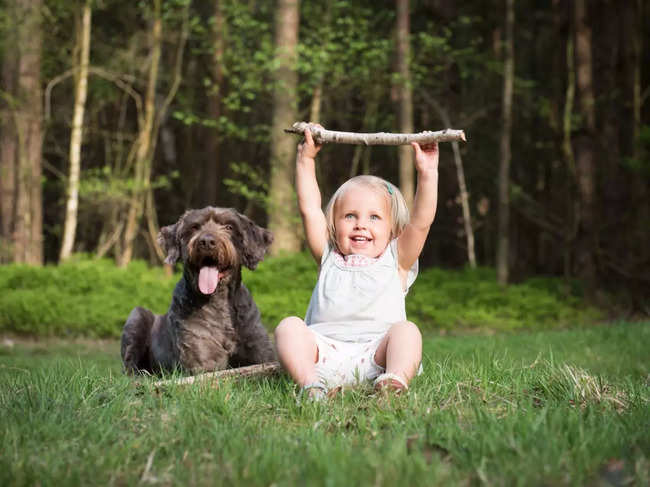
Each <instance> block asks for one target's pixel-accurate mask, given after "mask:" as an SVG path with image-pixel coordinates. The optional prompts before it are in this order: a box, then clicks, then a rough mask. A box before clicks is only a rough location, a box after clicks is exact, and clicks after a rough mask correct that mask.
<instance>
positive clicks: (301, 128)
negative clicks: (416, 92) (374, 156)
mask: <svg viewBox="0 0 650 487" xmlns="http://www.w3.org/2000/svg"><path fill="white" fill-rule="evenodd" d="M305 129H309V131H310V132H311V134H312V136H313V137H314V141H315V142H316V143H317V144H323V143H333V144H353V145H408V144H410V143H411V142H417V143H419V144H430V143H432V142H452V141H458V140H462V141H467V139H466V138H465V132H464V131H463V130H454V129H445V130H438V131H437V132H429V131H425V132H418V133H416V134H391V133H386V132H377V133H372V134H370V133H359V132H338V131H336V130H327V129H325V128H323V127H321V126H320V125H317V124H313V123H308V122H296V123H294V124H293V126H292V127H291V128H290V129H284V131H285V132H287V133H290V134H304V133H305Z"/></svg>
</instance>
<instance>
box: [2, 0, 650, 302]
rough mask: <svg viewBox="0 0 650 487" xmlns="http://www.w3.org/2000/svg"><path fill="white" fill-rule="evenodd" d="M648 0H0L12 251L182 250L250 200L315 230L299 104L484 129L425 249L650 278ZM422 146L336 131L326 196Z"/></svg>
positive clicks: (447, 188) (458, 151) (329, 123)
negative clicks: (300, 175)
mask: <svg viewBox="0 0 650 487" xmlns="http://www.w3.org/2000/svg"><path fill="white" fill-rule="evenodd" d="M648 26H650V4H649V3H648V2H647V0H622V1H621V0H547V1H539V0H499V1H467V2H456V1H452V0H411V1H410V2H409V1H408V0H396V1H382V0H372V1H371V0H357V1H348V0H331V1H325V2H317V1H303V2H299V1H297V0H278V1H270V0H248V1H239V0H212V1H197V0H194V1H191V0H167V1H162V0H141V1H135V2H134V1H127V0H85V1H82V0H76V1H70V0H0V60H1V63H2V84H1V90H0V94H1V95H2V96H1V97H0V171H1V172H0V210H1V213H0V232H1V233H0V263H10V262H25V263H29V264H33V265H42V264H44V263H54V262H58V261H60V260H66V259H68V258H70V256H71V254H72V253H74V252H84V253H90V254H93V255H97V256H111V257H113V258H114V259H115V261H116V263H117V264H118V265H120V266H124V265H126V264H128V263H129V262H130V261H131V260H132V259H136V258H137V259H146V260H148V261H150V262H152V263H160V262H162V254H161V250H160V248H159V247H158V244H157V243H156V234H157V232H158V229H159V228H160V226H164V225H167V224H170V223H172V222H174V221H176V219H177V218H178V217H179V215H180V214H182V212H183V211H185V210H186V209H189V208H197V207H202V206H206V205H213V206H224V207H234V208H236V209H238V210H239V211H241V212H243V213H245V214H247V215H249V216H250V217H252V218H253V219H254V220H255V221H257V222H258V223H259V224H261V225H264V226H268V227H269V228H271V229H272V230H273V232H274V234H275V244H274V248H273V251H274V252H275V253H278V252H283V251H297V250H300V249H301V246H302V238H301V234H300V230H299V229H300V223H299V218H298V216H297V209H296V204H295V195H294V194H293V165H294V157H295V147H296V144H297V143H298V141H299V139H298V137H296V136H295V135H289V134H286V133H284V131H283V129H284V128H288V127H290V125H291V124H292V123H293V122H294V121H299V120H310V121H317V122H319V123H321V124H322V125H324V126H325V127H326V128H328V129H332V130H344V131H357V132H380V131H384V132H417V131H421V130H440V129H443V128H446V127H451V128H455V129H463V130H465V132H466V134H467V139H468V141H467V143H461V144H459V145H455V144H452V143H444V144H441V164H440V189H439V204H438V214H437V217H436V221H435V223H434V225H433V227H432V230H431V233H430V237H429V239H428V242H427V246H426V248H425V251H424V254H423V255H422V259H421V263H422V265H424V266H440V267H447V268H455V267H463V266H466V265H478V266H490V267H496V268H497V271H498V272H497V274H498V276H499V280H500V281H501V282H502V283H506V282H513V281H517V280H520V279H523V278H525V277H529V276H531V275H540V274H544V275H555V276H567V277H576V278H579V279H581V280H582V282H583V283H584V284H585V286H586V289H587V291H588V292H595V291H597V290H598V289H606V290H616V289H624V290H626V292H629V293H630V294H634V295H636V296H637V300H636V302H637V304H639V305H640V306H642V307H643V306H647V302H646V303H645V304H644V300H647V297H648V296H649V295H650V245H649V244H648V242H649V241H650V204H649V201H650V200H649V193H650V103H648V99H649V98H650V81H649V80H650V42H649V41H650V36H649V35H648ZM411 152H412V149H411V148H410V147H404V148H403V149H399V148H395V147H378V146H372V147H370V146H369V147H365V146H352V145H329V146H326V147H325V148H324V149H323V150H322V151H321V153H320V155H319V161H318V170H319V181H320V183H321V190H322V192H323V199H324V202H326V201H327V199H328V198H329V196H330V195H331V194H332V192H333V191H334V190H335V189H336V187H338V186H339V185H340V184H341V183H342V182H343V181H344V180H345V179H346V178H349V177H350V176H353V175H356V174H361V173H372V174H377V175H379V176H382V177H385V178H387V179H389V180H391V181H393V182H395V183H396V184H398V185H399V186H400V187H401V188H402V189H403V190H404V192H405V194H406V195H408V194H412V191H413V188H414V177H415V175H414V172H413V166H412V160H411V158H412V154H411Z"/></svg>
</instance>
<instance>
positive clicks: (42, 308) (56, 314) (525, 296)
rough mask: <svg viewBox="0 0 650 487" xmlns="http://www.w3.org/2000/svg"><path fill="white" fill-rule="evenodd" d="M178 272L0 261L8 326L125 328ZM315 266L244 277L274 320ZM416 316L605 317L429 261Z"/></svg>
mask: <svg viewBox="0 0 650 487" xmlns="http://www.w3.org/2000/svg"><path fill="white" fill-rule="evenodd" d="M179 278H180V273H178V272H177V273H176V274H175V275H174V276H173V277H168V276H166V275H165V274H164V272H163V270H162V269H161V268H159V267H155V268H151V267H149V266H147V264H145V263H144V262H133V263H132V264H131V265H130V266H129V267H128V268H127V269H118V268H117V267H115V265H114V264H113V263H112V262H111V261H109V260H93V259H91V258H88V257H85V256H77V257H76V259H75V260H74V261H72V262H69V263H66V264H62V265H59V266H51V265H48V266H45V267H42V268H37V267H29V266H24V265H8V266H0V331H2V332H12V333H19V334H35V335H59V336H61V335H63V336H65V335H86V336H106V337H117V336H119V335H120V333H121V330H122V326H123V324H124V321H125V320H126V317H127V316H128V314H129V312H130V311H131V309H132V308H133V307H135V306H144V307H146V308H149V309H151V310H152V311H154V312H155V313H164V312H165V311H166V310H167V308H168V306H169V303H170V299H171V294H172V291H173V288H174V285H175V284H176V281H177V280H178V279H179ZM316 278H317V268H316V265H315V264H314V262H313V260H312V258H311V256H309V255H308V254H306V253H301V254H294V255H284V256H279V257H274V258H268V259H266V260H265V261H264V262H262V263H261V264H260V265H259V267H258V268H257V270H255V271H249V270H247V269H244V273H243V279H244V282H245V283H246V285H247V286H248V288H249V289H250V291H251V293H252V294H253V296H254V297H255V300H256V302H257V304H258V306H259V308H260V310H261V312H262V319H263V321H264V323H265V324H266V325H267V327H268V328H269V329H272V328H274V327H275V326H276V325H277V324H278V322H279V321H280V320H281V319H282V318H284V317H285V316H289V315H297V316H304V315H305V312H306V310H307V305H308V304H309V298H310V296H311V291H312V288H313V286H314V283H315V282H316ZM406 306H407V314H408V316H409V319H411V320H413V321H414V322H416V323H417V324H418V325H419V326H420V328H421V329H422V330H423V331H432V330H457V329H462V328H486V329H494V330H515V329H524V328H528V329H532V328H535V329H539V328H553V327H566V326H570V325H571V326H574V325H578V324H586V323H590V322H593V321H595V320H597V319H599V318H601V314H600V312H599V311H598V310H596V309H594V308H589V307H586V306H585V305H584V303H583V302H582V300H581V298H580V294H579V286H578V285H576V283H566V282H565V281H563V280H561V279H556V278H535V279H531V280H529V281H526V282H524V283H522V284H516V285H511V286H509V287H508V288H507V289H501V288H500V287H499V286H498V284H497V283H496V276H495V273H494V271H493V270H492V269H485V268H483V269H476V270H470V269H465V270H460V271H450V270H441V269H426V270H424V271H422V272H421V273H420V276H419V277H418V279H417V281H416V282H415V284H414V286H413V287H412V289H411V291H410V292H409V294H408V296H407V300H406Z"/></svg>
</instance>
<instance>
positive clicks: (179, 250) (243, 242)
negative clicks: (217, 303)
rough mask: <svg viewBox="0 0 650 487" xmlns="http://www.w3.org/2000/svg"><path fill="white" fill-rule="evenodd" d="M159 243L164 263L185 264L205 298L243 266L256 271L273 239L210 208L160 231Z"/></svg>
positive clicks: (236, 215)
mask: <svg viewBox="0 0 650 487" xmlns="http://www.w3.org/2000/svg"><path fill="white" fill-rule="evenodd" d="M158 242H159V243H160V245H161V246H162V248H163V249H164V250H165V252H166V254H167V258H166V259H165V262H167V263H168V264H172V265H173V264H175V263H176V262H178V260H181V261H182V262H183V266H184V272H185V273H186V275H189V276H190V278H191V280H192V284H193V285H195V286H196V287H197V288H198V290H199V292H201V293H202V294H206V295H209V294H212V293H214V292H215V291H216V289H217V285H218V284H219V282H223V283H227V282H229V281H230V280H231V279H232V277H233V275H234V274H237V275H238V274H239V269H240V267H241V266H242V265H244V266H246V267H248V268H249V269H255V267H257V264H258V263H259V262H260V261H261V260H262V259H263V258H264V254H265V253H266V251H267V249H268V248H269V246H270V245H271V243H272V242H273V235H272V234H271V232H269V231H268V230H265V229H264V228H261V227H259V226H258V225H256V224H255V223H253V222H252V221H251V220H250V219H249V218H247V217H246V216H244V215H242V214H241V213H239V212H237V211H235V210H233V209H231V208H215V207H212V206H208V207H206V208H203V209H200V210H189V211H186V212H185V213H184V214H183V216H181V217H180V219H179V220H178V221H177V222H176V223H174V224H173V225H169V226H166V227H163V228H161V229H160V234H159V235H158Z"/></svg>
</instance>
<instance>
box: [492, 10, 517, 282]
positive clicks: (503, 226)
mask: <svg viewBox="0 0 650 487" xmlns="http://www.w3.org/2000/svg"><path fill="white" fill-rule="evenodd" d="M514 26H515V8H514V0H506V36H505V46H504V47H505V49H504V56H505V58H504V63H503V99H502V106H501V112H502V117H503V127H502V131H501V151H500V152H501V160H500V163H499V226H498V234H497V238H498V244H497V256H496V261H497V279H498V281H499V284H501V285H502V286H505V285H506V284H507V283H508V277H509V263H508V261H509V233H510V160H511V147H510V138H511V133H512V96H513V87H514V78H515V46H514Z"/></svg>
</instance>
